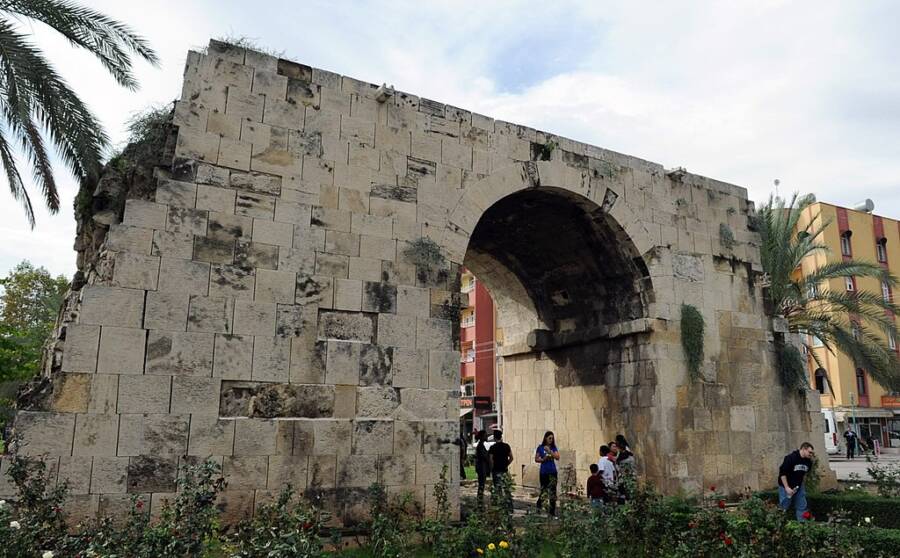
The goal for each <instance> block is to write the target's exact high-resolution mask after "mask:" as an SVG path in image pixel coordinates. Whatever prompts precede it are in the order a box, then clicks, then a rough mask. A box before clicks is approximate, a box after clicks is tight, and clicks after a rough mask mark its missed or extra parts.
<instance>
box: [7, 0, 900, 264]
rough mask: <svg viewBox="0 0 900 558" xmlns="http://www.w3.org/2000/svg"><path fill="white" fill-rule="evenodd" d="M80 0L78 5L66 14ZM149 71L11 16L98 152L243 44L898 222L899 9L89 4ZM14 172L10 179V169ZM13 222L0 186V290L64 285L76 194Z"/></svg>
mask: <svg viewBox="0 0 900 558" xmlns="http://www.w3.org/2000/svg"><path fill="white" fill-rule="evenodd" d="M82 1H83V0H82ZM87 4H89V5H90V6H91V7H93V8H95V9H97V10H99V11H101V12H104V13H106V14H107V15H109V16H111V17H113V18H116V19H119V20H121V21H124V22H126V23H128V24H129V25H130V26H131V27H132V28H133V29H134V30H135V31H137V32H138V33H139V34H141V35H143V36H144V37H146V38H147V39H148V40H149V41H150V43H151V44H152V46H153V47H154V48H155V49H156V50H157V52H158V53H159V55H160V58H161V64H160V66H159V67H152V66H150V65H148V64H146V63H143V62H138V63H136V65H135V72H136V75H137V78H138V79H139V81H140V83H141V88H140V90H139V91H137V92H130V91H127V90H125V89H123V88H121V87H119V86H118V85H117V84H116V83H115V81H114V80H113V79H112V78H111V77H110V76H109V75H108V74H106V73H105V71H104V70H103V68H102V67H101V66H100V64H99V63H98V62H97V61H96V60H94V59H92V58H91V57H90V56H89V55H87V54H86V53H84V52H82V51H78V50H76V49H74V48H73V47H72V46H70V45H69V44H68V43H66V42H65V41H64V40H61V39H60V38H59V37H58V36H55V35H54V34H53V32H52V31H51V30H49V29H47V28H46V27H43V26H41V25H40V24H29V23H28V22H27V21H25V22H20V23H19V25H20V28H21V30H22V31H24V32H26V33H29V34H33V36H34V41H35V42H36V43H37V44H38V45H39V46H40V47H41V48H43V49H44V51H45V53H46V55H47V56H48V57H49V59H50V60H51V61H52V62H53V63H54V64H55V65H56V67H57V68H58V70H59V72H60V73H61V74H62V75H63V77H64V78H65V79H66V80H67V81H68V82H69V84H70V85H71V86H72V87H73V88H74V89H75V91H77V92H78V93H79V94H80V95H81V96H82V98H83V99H84V100H85V101H86V102H87V104H88V106H89V107H91V108H92V110H94V111H95V114H97V116H98V117H99V118H100V120H101V121H102V122H103V124H104V125H105V126H106V129H107V132H108V133H109V135H110V137H111V138H112V139H113V142H114V143H115V144H116V145H119V146H121V145H123V144H124V142H125V141H126V138H127V132H126V123H127V121H128V120H129V118H131V117H132V116H133V115H134V114H136V113H138V112H140V111H142V110H144V109H146V108H147V107H150V106H161V105H165V104H167V103H170V102H171V101H173V100H175V99H176V98H178V96H179V92H180V89H181V78H182V72H183V69H184V61H185V56H186V54H187V52H188V50H191V49H197V48H200V47H202V46H204V45H205V44H206V43H207V42H208V40H209V38H210V37H225V36H232V37H236V36H244V37H247V38H250V39H252V40H253V41H254V42H256V43H257V44H259V45H260V46H262V47H264V48H266V49H271V50H274V51H278V52H283V56H284V57H286V58H290V59H292V60H295V61H298V62H302V63H304V64H308V65H311V66H316V67H319V68H324V69H328V70H331V71H334V72H337V73H340V74H343V75H348V76H352V77H355V78H358V79H362V80H366V81H370V82H372V83H387V84H392V85H394V86H395V87H396V88H397V89H398V90H403V91H407V92H410V93H413V94H416V95H420V96H423V97H428V98H431V99H435V100H438V101H442V102H445V103H449V104H452V105H455V106H459V107H463V108H466V109H469V110H473V111H476V112H480V113H483V114H487V115H489V116H492V117H495V118H499V119H502V120H508V121H511V122H515V123H519V124H524V125H527V126H531V127H534V128H537V129H541V130H546V131H549V132H553V133H556V134H560V135H563V136H566V137H570V138H572V139H576V140H579V141H583V142H587V143H591V144H594V145H598V146H601V147H604V148H608V149H612V150H615V151H619V152H623V153H627V154H629V155H634V156H637V157H641V158H644V159H649V160H651V161H655V162H658V163H661V164H663V165H664V166H666V167H675V166H683V167H686V168H687V169H688V170H689V171H691V172H694V173H698V174H702V175H706V176H710V177H712V178H716V179H719V180H724V181H726V182H731V183H734V184H738V185H740V186H743V187H746V188H748V190H749V194H750V198H751V199H753V200H756V201H761V200H764V199H766V198H767V197H768V196H769V195H770V193H772V192H773V188H774V186H773V181H774V179H779V180H780V183H781V185H780V193H781V194H789V193H791V192H793V191H800V192H804V193H805V192H813V193H815V194H816V196H817V197H818V199H820V200H822V201H827V202H830V203H835V204H839V205H851V204H853V203H855V202H857V201H860V200H862V199H864V198H872V199H873V200H874V202H875V212H876V213H878V214H880V215H884V216H887V217H893V218H900V64H898V63H897V60H898V59H900V36H898V34H897V32H896V25H895V23H896V22H897V21H900V3H898V2H892V1H890V0H884V1H877V0H875V1H868V2H837V1H830V0H824V1H823V0H818V1H815V2H812V1H786V0H785V1H782V0H749V1H744V0H732V1H729V2H717V1H700V0H697V1H691V2H671V1H665V0H659V1H642V2H629V1H621V2H607V1H599V0H593V1H584V2H566V1H556V2H542V3H535V2H519V1H512V0H494V1H491V2H484V1H483V0H482V1H480V2H470V1H466V0H455V1H450V0H446V1H426V0H417V1H407V0H388V1H384V2H377V1H370V2H363V1H355V2H351V1H344V2H341V1H334V0H332V1H325V0H321V1H315V0H293V1H273V0H255V1H252V2H251V1H248V0H218V1H206V0H203V1H201V0H179V1H177V2H176V1H169V0H142V1H140V2H137V1H126V2H123V1H121V0H90V1H89V2H87ZM0 17H2V14H0ZM25 174H27V173H25V172H23V175H25ZM56 175H57V179H58V181H59V183H60V188H61V198H62V209H61V210H60V212H59V214H57V215H55V216H50V215H48V214H47V213H46V211H43V210H40V211H38V212H37V226H36V227H35V228H34V229H33V230H32V229H30V228H29V226H28V223H27V221H26V219H25V216H24V212H23V211H22V209H21V207H20V206H19V205H18V204H17V202H15V201H14V200H13V199H12V197H11V196H10V195H9V192H8V188H7V187H6V185H5V184H4V185H2V186H0V238H2V239H3V241H2V242H0V276H2V275H5V274H6V273H7V272H8V270H9V269H11V268H12V267H13V266H15V265H16V263H18V262H19V261H21V260H23V259H29V260H31V261H32V262H33V263H35V264H36V265H42V266H44V267H46V268H47V269H49V270H50V271H51V272H52V273H54V274H64V275H67V276H71V275H72V274H73V273H74V272H75V252H74V251H73V249H72V245H73V242H74V239H75V220H74V217H73V212H72V209H71V208H72V200H73V199H74V196H75V193H76V191H77V188H76V184H75V182H74V181H73V180H72V179H71V177H70V175H69V174H68V172H67V171H66V170H65V169H64V168H63V167H62V166H57V174H56Z"/></svg>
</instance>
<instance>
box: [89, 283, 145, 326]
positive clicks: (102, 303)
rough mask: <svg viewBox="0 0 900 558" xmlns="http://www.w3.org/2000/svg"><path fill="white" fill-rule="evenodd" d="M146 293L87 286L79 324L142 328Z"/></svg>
mask: <svg viewBox="0 0 900 558" xmlns="http://www.w3.org/2000/svg"><path fill="white" fill-rule="evenodd" d="M143 317H144V291H139V290H135V289H121V288H118V287H101V286H97V285H85V286H84V287H83V288H82V289H81V313H80V314H79V315H78V323H79V324H88V325H104V326H117V327H141V325H142V323H143Z"/></svg>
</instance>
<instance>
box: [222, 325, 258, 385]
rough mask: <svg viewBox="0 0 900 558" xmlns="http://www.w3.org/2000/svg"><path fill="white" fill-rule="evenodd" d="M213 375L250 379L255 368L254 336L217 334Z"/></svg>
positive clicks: (232, 378) (234, 378)
mask: <svg viewBox="0 0 900 558" xmlns="http://www.w3.org/2000/svg"><path fill="white" fill-rule="evenodd" d="M214 354H215V357H214V361H213V376H215V377H218V378H223V379H226V380H249V379H250V376H251V370H252V368H253V337H252V336H241V335H216V340H215V353H214Z"/></svg>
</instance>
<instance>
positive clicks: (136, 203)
mask: <svg viewBox="0 0 900 558" xmlns="http://www.w3.org/2000/svg"><path fill="white" fill-rule="evenodd" d="M166 209H167V208H166V206H165V205H163V204H160V203H153V202H150V201H146V200H137V199H131V200H125V216H124V217H123V218H122V224H123V225H125V226H128V227H140V228H143V229H159V230H165V229H166Z"/></svg>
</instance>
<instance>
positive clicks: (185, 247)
mask: <svg viewBox="0 0 900 558" xmlns="http://www.w3.org/2000/svg"><path fill="white" fill-rule="evenodd" d="M151 253H152V254H153V255H154V256H162V257H164V258H180V259H182V260H189V259H191V257H192V256H193V254H194V235H192V234H191V233H185V232H174V231H153V244H152V247H151Z"/></svg>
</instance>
